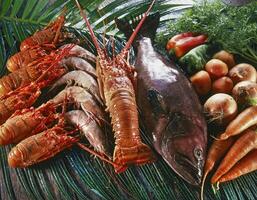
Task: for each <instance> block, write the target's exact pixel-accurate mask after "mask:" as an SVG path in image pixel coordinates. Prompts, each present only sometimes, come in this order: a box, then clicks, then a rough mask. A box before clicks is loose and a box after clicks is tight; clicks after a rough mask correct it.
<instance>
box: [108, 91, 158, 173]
mask: <svg viewBox="0 0 257 200" xmlns="http://www.w3.org/2000/svg"><path fill="white" fill-rule="evenodd" d="M111 99H112V101H111V102H110V103H109V109H110V113H111V119H112V125H113V130H114V132H115V138H116V140H115V144H116V146H115V148H114V154H113V161H114V163H118V164H119V166H118V167H116V168H115V171H116V172H117V173H120V172H123V171H124V170H126V168H127V167H128V165H131V164H135V165H142V164H146V163H150V162H152V161H153V160H154V156H153V154H152V151H151V149H150V148H149V147H148V146H147V145H145V144H144V143H143V142H142V141H141V138H140V133H139V129H138V126H139V124H138V112H137V107H136V101H135V97H134V94H133V92H132V91H129V90H124V89H120V90H117V91H116V92H115V93H113V94H112V95H111ZM120 110H122V112H118V111H120ZM127 119H130V120H127Z"/></svg>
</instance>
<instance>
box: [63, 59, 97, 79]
mask: <svg viewBox="0 0 257 200" xmlns="http://www.w3.org/2000/svg"><path fill="white" fill-rule="evenodd" d="M61 65H63V66H65V67H66V68H68V69H72V70H74V69H78V70H83V71H85V72H87V73H88V74H90V75H91V76H93V77H94V78H96V71H95V68H94V67H93V66H92V65H91V64H90V63H89V62H87V61H86V60H84V59H83V58H79V57H67V58H64V59H63V60H62V61H61Z"/></svg>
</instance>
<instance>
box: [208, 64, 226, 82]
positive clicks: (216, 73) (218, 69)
mask: <svg viewBox="0 0 257 200" xmlns="http://www.w3.org/2000/svg"><path fill="white" fill-rule="evenodd" d="M205 70H206V71H207V72H208V73H209V75H210V77H211V78H212V79H218V78H221V77H222V76H225V75H226V74H227V73H228V66H227V64H226V63H224V62H222V61H221V60H218V59H211V60H209V61H208V62H207V63H206V65H205Z"/></svg>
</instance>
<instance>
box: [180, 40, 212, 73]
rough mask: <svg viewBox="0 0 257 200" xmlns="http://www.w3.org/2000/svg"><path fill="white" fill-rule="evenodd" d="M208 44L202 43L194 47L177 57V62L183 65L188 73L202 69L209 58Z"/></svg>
mask: <svg viewBox="0 0 257 200" xmlns="http://www.w3.org/2000/svg"><path fill="white" fill-rule="evenodd" d="M207 50H208V45H206V44H203V45H200V46H198V47H195V48H194V49H192V50H191V51H189V52H188V53H187V54H186V55H184V56H183V57H182V58H180V59H179V63H180V64H181V65H182V66H184V67H185V69H186V71H187V72H188V73H189V74H193V73H195V72H198V71H200V70H202V69H203V68H204V66H205V64H206V62H207V61H208V59H209V56H208V53H207Z"/></svg>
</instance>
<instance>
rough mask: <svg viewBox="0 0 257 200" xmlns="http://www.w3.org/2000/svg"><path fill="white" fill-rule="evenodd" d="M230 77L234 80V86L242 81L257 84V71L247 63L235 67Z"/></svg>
mask: <svg viewBox="0 0 257 200" xmlns="http://www.w3.org/2000/svg"><path fill="white" fill-rule="evenodd" d="M228 76H229V77H230V78H231V79H232V81H233V83H234V84H236V83H239V82H241V81H252V82H256V78H257V74H256V69H255V68H254V67H253V66H252V65H250V64H246V63H241V64H238V65H236V66H234V67H233V68H232V69H231V70H230V71H229V73H228Z"/></svg>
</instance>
